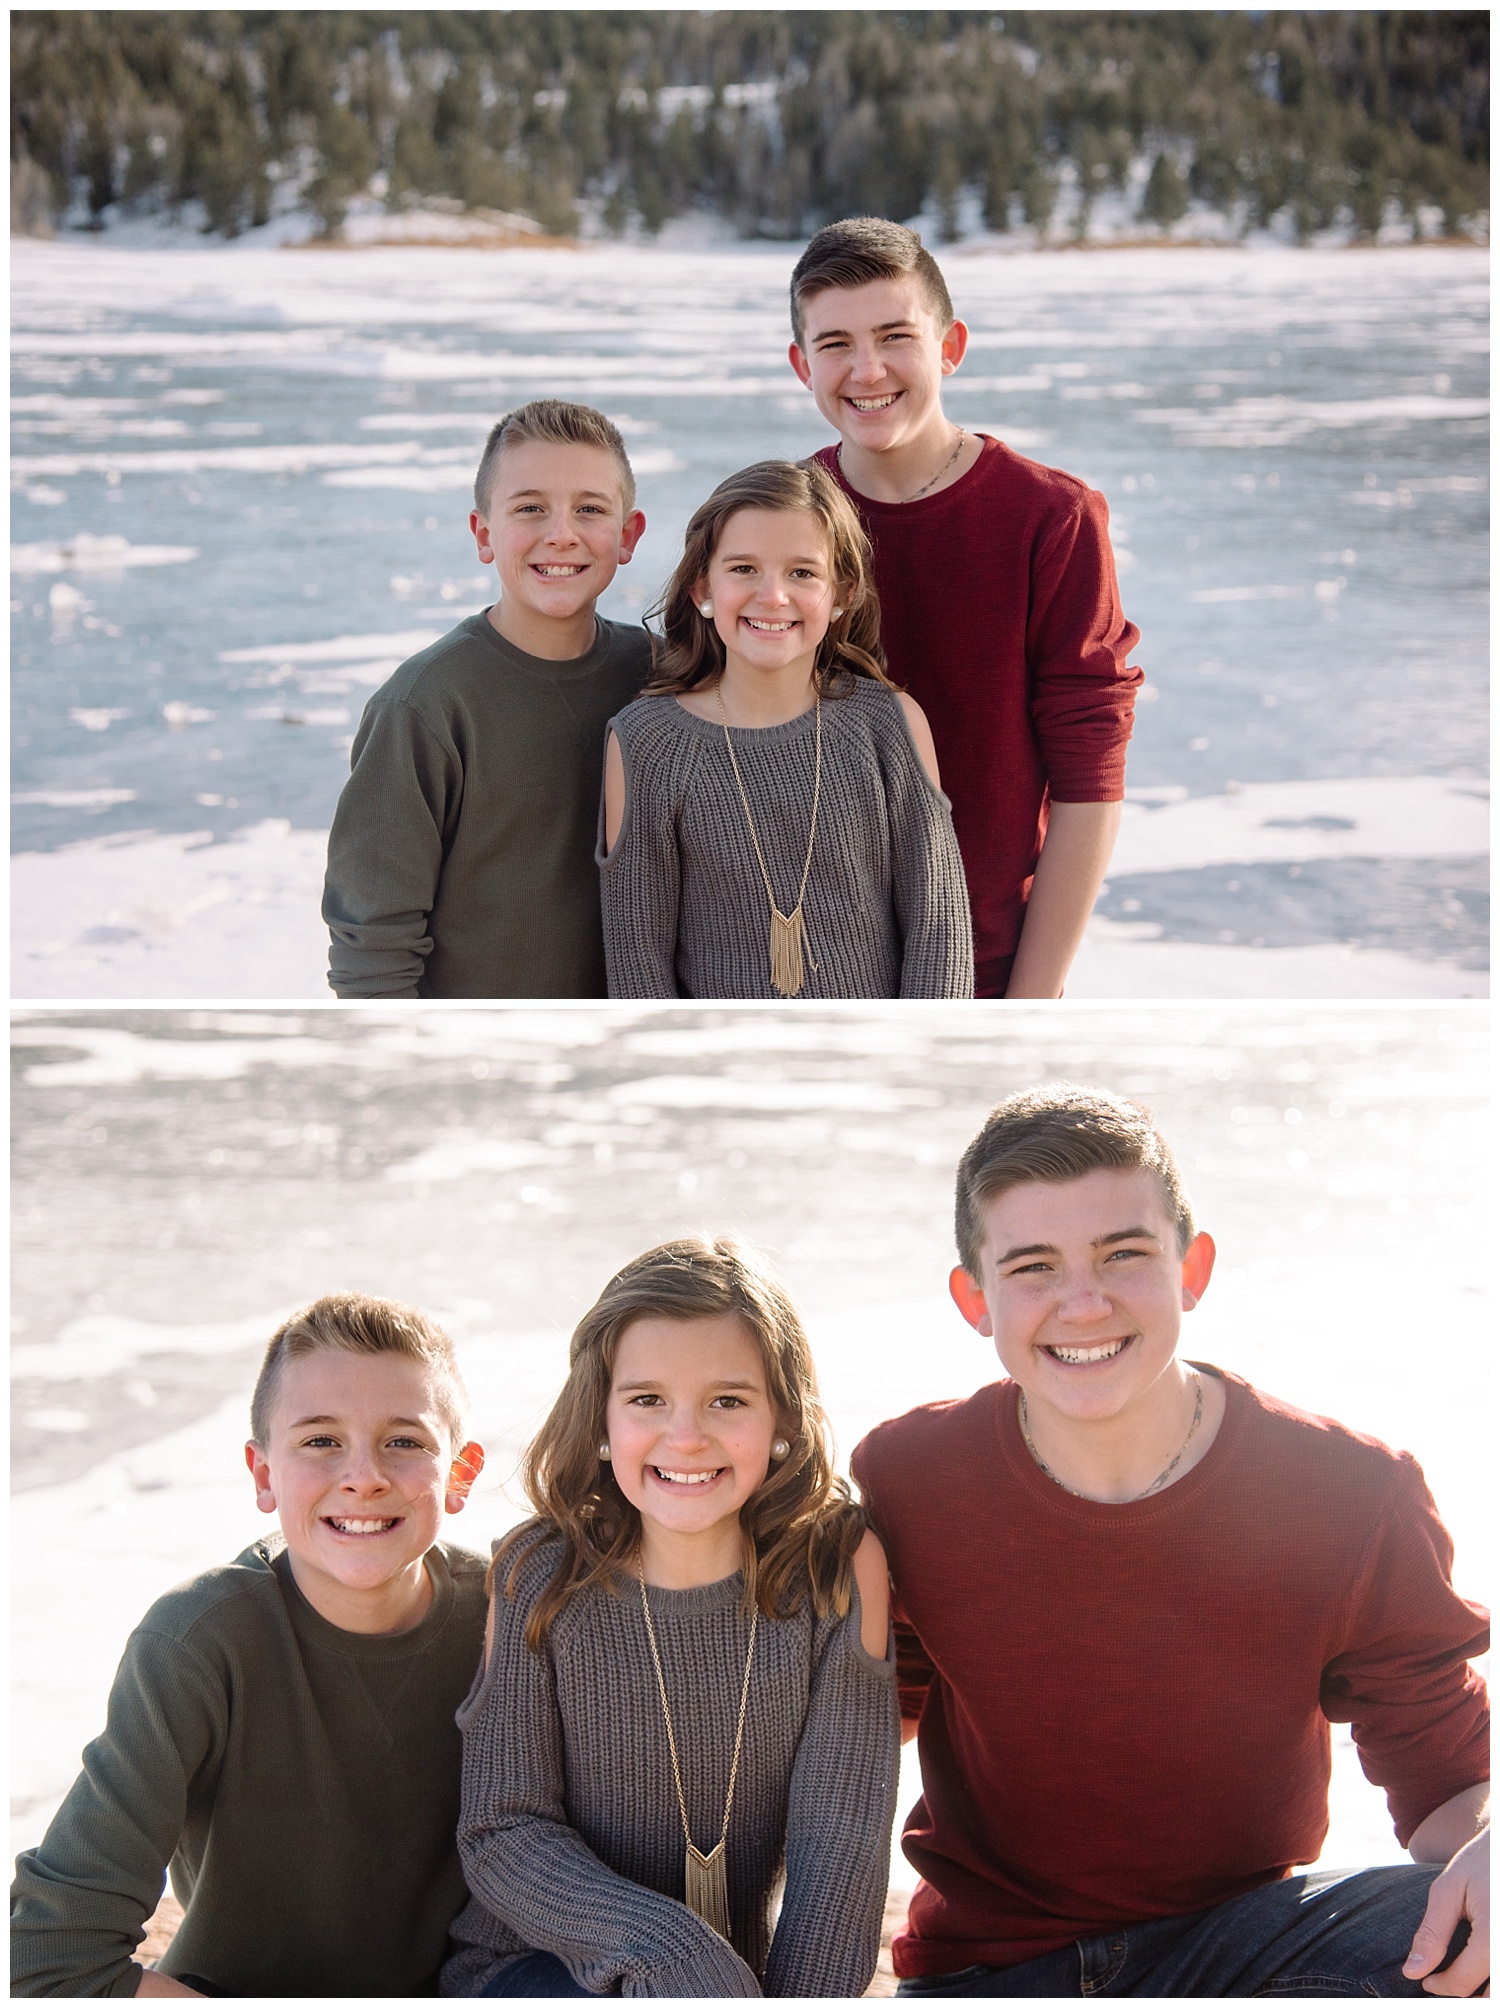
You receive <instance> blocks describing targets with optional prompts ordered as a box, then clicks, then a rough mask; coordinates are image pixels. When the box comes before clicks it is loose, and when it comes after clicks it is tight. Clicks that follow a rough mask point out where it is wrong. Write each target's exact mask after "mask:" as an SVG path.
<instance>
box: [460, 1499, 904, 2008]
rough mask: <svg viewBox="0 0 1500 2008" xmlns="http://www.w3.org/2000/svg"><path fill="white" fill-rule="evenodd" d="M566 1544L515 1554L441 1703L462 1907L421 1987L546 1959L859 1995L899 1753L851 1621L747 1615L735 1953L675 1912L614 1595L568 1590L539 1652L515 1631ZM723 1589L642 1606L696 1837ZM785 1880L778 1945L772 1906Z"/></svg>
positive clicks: (719, 1679) (575, 1968) (722, 1716)
mask: <svg viewBox="0 0 1500 2008" xmlns="http://www.w3.org/2000/svg"><path fill="white" fill-rule="evenodd" d="M561 1550H562V1544H561V1539H560V1537H559V1536H557V1535H555V1534H548V1535H546V1536H544V1537H542V1538H541V1539H540V1540H539V1541H538V1543H537V1545H536V1546H535V1547H534V1548H533V1549H532V1550H531V1551H530V1552H529V1553H528V1554H527V1556H526V1557H525V1560H524V1562H523V1564H522V1567H521V1571H520V1579H519V1582H518V1584H517V1593H516V1596H515V1598H514V1599H513V1600H511V1599H507V1598H506V1597H505V1596H504V1595H503V1594H502V1595H501V1596H500V1598H499V1599H498V1602H497V1606H496V1615H495V1639H494V1647H493V1650H492V1652H491V1655H490V1661H489V1665H488V1667H487V1668H486V1669H485V1670H484V1671H482V1673H481V1674H480V1676H479V1677H478V1678H477V1679H476V1681H475V1684H474V1687H473V1690H472V1692H471V1693H470V1695H469V1698H468V1700H467V1701H466V1702H465V1703H464V1705H463V1707H462V1708H461V1709H460V1710H459V1714H458V1721H459V1727H460V1728H461V1729H462V1730H463V1732H464V1780H463V1811H462V1814H461V1816H460V1819H459V1828H458V1847H459V1855H460V1857H461V1858H462V1861H463V1864H464V1873H465V1875H466V1876H467V1878H468V1883H469V1888H470V1890H471V1891H472V1892H473V1896H474V1901H473V1902H472V1903H470V1905H469V1906H468V1908H467V1909H466V1910H465V1911H463V1912H461V1913H460V1915H459V1916H458V1918H457V1919H455V1921H454V1924H453V1926H452V1936H453V1939H454V1940H455V1941H456V1945H457V1948H458V1949H457V1950H456V1951H455V1953H454V1956H453V1957H452V1958H450V1960H449V1961H448V1964H447V1966H446V1967H445V1968H444V1970H443V1979H442V1988H441V1991H442V1992H443V1993H444V1994H447V1995H464V1994H478V1993H479V1992H480V1991H481V1990H482V1989H483V1987H484V1986H485V1984H486V1982H487V1981H488V1980H489V1979H490V1978H491V1977H492V1976H493V1975H494V1973H495V1972H496V1970H497V1968H498V1967H499V1965H500V1964H501V1963H502V1962H503V1961H504V1960H506V1959H507V1958H513V1957H515V1956H516V1954H518V1953H520V1952H523V1951H526V1950H535V1951H544V1952H551V1953H555V1954H556V1955H557V1957H558V1958H559V1959H561V1960H562V1961H563V1963H564V1964H565V1965H566V1966H567V1968H568V1970H569V1972H570V1973H571V1974H572V1975H573V1977H574V1979H575V1980H576V1981H577V1982H578V1984H579V1985H580V1986H581V1987H586V1988H587V1989H588V1990H589V1991H590V1992H591V1993H597V1994H612V1993H623V1994H628V1995H654V1996H673V1995H676V1996H693V1997H712V1996H726V1995H755V1994H758V1993H761V1992H764V1993H766V1994H772V1995H858V1994H862V1993H863V1992H864V1989H865V1987H866V1985H867V1984H868V1982H869V1979H870V1976H871V1974H872V1973H873V1972H874V1970H875V1960H876V1956H877V1953H878V1951H879V1946H880V1923H881V1916H882V1912H883V1908H884V1903H885V1893H886V1882H887V1877H888V1871H889V1851H890V1827H891V1818H892V1814H893V1812H894V1807H895V1793H896V1771H897V1759H898V1756H899V1748H898V1742H899V1722H898V1718H897V1710H896V1688H895V1666H894V1662H893V1661H891V1660H889V1659H887V1660H877V1659H872V1658H871V1657H870V1655H869V1654H868V1653H867V1652H866V1651H865V1650H864V1648H863V1646H862V1645H861V1643H860V1637H859V1602H858V1593H857V1592H856V1593H855V1601H854V1606H853V1608H852V1610H851V1611H850V1613H849V1615H848V1617H847V1618H842V1619H840V1618H826V1619H818V1618H815V1617H814V1616H813V1615H812V1612H811V1609H810V1607H809V1606H808V1605H806V1604H804V1606H803V1609H802V1611H801V1612H800V1613H799V1614H798V1615H797V1616H795V1617H791V1618H784V1619H777V1620H775V1621H768V1620H767V1619H765V1618H762V1619H761V1620H760V1625H759V1632H758V1636H757V1638H756V1643H755V1664H754V1669H753V1672H752V1676H751V1683H750V1700H749V1706H748V1710H747V1713H746V1718H745V1738H744V1746H743V1750H742V1754H741V1757H740V1770H739V1779H738V1782H737V1784H736V1787H735V1795H734V1810H733V1814H732V1817H731V1819H730V1825H729V1841H728V1847H727V1849H726V1855H727V1860H728V1883H729V1908H730V1918H731V1937H732V1940H733V1945H732V1947H731V1946H730V1945H729V1944H726V1942H725V1941H724V1940H723V1939H721V1938H720V1937H719V1936H718V1935H717V1934H716V1933H715V1932H713V1931H711V1930H710V1929H709V1927H708V1926H707V1925H706V1924H704V1923H703V1922H702V1920H701V1919H699V1918H698V1917H696V1916H695V1915H694V1913H693V1912H692V1911H690V1910H688V1909H687V1908H686V1906H685V1904H684V1903H683V1901H682V1895H683V1839H682V1822H681V1819H680V1817H679V1814H678V1809H677V1796H676V1791H675V1788H674V1786H673V1783H672V1765H671V1757H670V1754H669V1751H668V1748H667V1738H666V1731H665V1729H664V1726H663V1723H662V1709H661V1700H660V1696H659V1694H658V1691H657V1685H656V1675H655V1672H654V1671H653V1668H652V1664H651V1653H650V1647H649V1645H648V1643H647V1638H646V1625H645V1618H644V1615H643V1613H642V1611H641V1602H640V1590H639V1587H638V1585H637V1584H636V1583H635V1582H634V1581H633V1580H626V1581H624V1582H622V1583H621V1585H620V1587H619V1591H618V1594H615V1595H612V1594H611V1593H610V1592H609V1591H608V1590H605V1589H601V1588H594V1589H589V1590H586V1591H582V1592H580V1593H579V1594H578V1595H576V1596H575V1597H573V1598H572V1599H571V1600H570V1601H569V1602H568V1603H567V1604H566V1605H565V1606H564V1608H563V1610H562V1612H561V1613H560V1615H559V1616H558V1617H557V1619H556V1620H555V1621H554V1623H553V1625H552V1628H551V1630H550V1632H549V1633H548V1636H547V1640H546V1644H545V1647H544V1649H543V1651H542V1652H541V1653H540V1654H538V1653H534V1652H532V1651H531V1650H530V1648H529V1647H528V1646H527V1645H526V1642H525V1639H524V1636H523V1633H524V1631H525V1626H526V1619H527V1615H528V1613H529V1612H530V1610H531V1608H532V1606H533V1604H534V1603H535V1601H536V1599H537V1597H538V1595H539V1594H540V1592H541V1590H542V1588H543V1587H544V1585H545V1584H546V1583H547V1582H548V1581H549V1580H550V1578H551V1576H552V1573H553V1571H554V1570H555V1568H556V1566H557V1561H558V1557H559V1555H560V1553H561ZM742 1590H743V1583H742V1580H741V1578H740V1576H739V1575H738V1574H736V1575H733V1576H730V1577H727V1578H725V1580H724V1581H722V1582H718V1583H710V1584H708V1585H707V1586H706V1587H704V1588H701V1589H693V1590H658V1589H653V1590H651V1591H650V1593H649V1594H650V1598H651V1618H652V1623H653V1625H654V1626H655V1629H656V1637H657V1643H658V1646H659V1648H660V1651H661V1659H662V1671H663V1675H664V1677H665V1680H666V1685H667V1697H668V1700H669V1702H670V1704H671V1709H672V1726H673V1728H674V1730H675V1732H676V1736H677V1749H678V1755H679V1757H680V1759H681V1763H682V1785H683V1791H684V1793H685V1794H686V1796H687V1805H688V1817H689V1819H690V1821H691V1823H692V1829H693V1839H694V1841H695V1842H696V1843H697V1845H698V1846H699V1847H700V1848H702V1849H703V1850H704V1851H705V1852H707V1851H708V1850H709V1849H710V1848H712V1847H713V1846H714V1845H715V1844H716V1843H717V1841H718V1838H719V1832H720V1827H721V1823H722V1821H723V1817H724V1793H725V1790H726V1787H727V1785H728V1782H729V1765H730V1760H731V1757H732V1755H733V1751H734V1733H735V1724H736V1721H737V1719H738V1715H739V1701H740V1687H741V1682H742V1681H743V1679H744V1671H745V1650H746V1646H747V1644H748V1642H749V1635H750V1632H749V1620H748V1619H747V1618H746V1617H745V1616H744V1614H743V1612H742V1611H741V1609H740V1597H741V1594H742ZM783 1868H784V1869H785V1874H786V1887H785V1893H784V1895H783V1898H782V1904H781V1913H780V1917H779V1919H778V1920H777V1923H776V1927H775V1931H774V1934H773V1933H772V1930H771V1921H770V1907H771V1901H772V1895H773V1891H774V1889H775V1886H776V1883H777V1879H778V1876H779V1875H780V1873H781V1871H782V1870H783Z"/></svg>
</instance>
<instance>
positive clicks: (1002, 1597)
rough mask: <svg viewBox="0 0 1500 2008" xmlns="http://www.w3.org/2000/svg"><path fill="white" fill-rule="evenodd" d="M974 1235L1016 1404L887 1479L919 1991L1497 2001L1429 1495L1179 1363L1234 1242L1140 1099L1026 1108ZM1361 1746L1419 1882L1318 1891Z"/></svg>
mask: <svg viewBox="0 0 1500 2008" xmlns="http://www.w3.org/2000/svg"><path fill="white" fill-rule="evenodd" d="M958 1244H959V1252H960V1254H961V1256H962V1264H961V1266H960V1267H959V1268H957V1269H955V1270H954V1272H953V1276H952V1281H951V1287H952V1291H953V1296H954V1298H955V1300H956V1302H957V1304H958V1307H959V1309H960V1310H961V1311H962V1312H963V1314H964V1316H965V1317H966V1318H967V1319H968V1320H969V1321H970V1323H971V1324H973V1325H974V1326H975V1328H976V1329H977V1330H978V1331H980V1332H981V1333H983V1334H984V1335H985V1336H986V1337H987V1338H992V1339H993V1340H994V1343H995V1349H996V1351H997V1353H998V1354H999V1356H1000V1361H1001V1364H1002V1365H1003V1366H1004V1368H1005V1370H1006V1372H1007V1374H1008V1375H1009V1378H1008V1379H1006V1380H1002V1381H1000V1382H998V1383H997V1384H995V1385H992V1386H990V1387H986V1388H982V1389H981V1390H980V1391H979V1393H978V1394H976V1395H973V1396H971V1397H970V1398H969V1399H968V1400H967V1401H960V1402H939V1403H934V1404H932V1405H930V1406H928V1407H926V1408H919V1409H914V1410H913V1411H912V1412H911V1413H910V1414H909V1415H904V1416H901V1417H899V1418H897V1420H895V1421H894V1422H887V1423H882V1424H881V1425H880V1427H879V1428H877V1429H875V1430H873V1431H872V1432H871V1433H870V1435H869V1436H867V1437H866V1438H865V1440H864V1442H863V1443H861V1444H860V1445H859V1447H858V1449H857V1450H856V1451H855V1453H854V1459H853V1470H854V1474H855V1477H856V1478H857V1479H858V1481H859V1484H860V1486H861V1488H862V1490H863V1493H864V1498H865V1504H866V1506H867V1508H868V1510H869V1513H870V1516H871V1520H872V1522H873V1524H874V1526H875V1528H876V1530H877V1532H878V1533H879V1535H880V1538H881V1540H882V1541H883V1542H884V1544H885V1548H886V1552H887V1554H888V1556H889V1558H890V1566H891V1574H892V1579H893V1582H894V1586H895V1594H896V1605H895V1613H894V1614H895V1616H896V1619H897V1652H898V1662H899V1665H900V1681H901V1701H902V1714H903V1717H905V1718H907V1719H908V1720H909V1721H910V1722H912V1723H913V1724H914V1725H915V1726H916V1727H917V1733H918V1735H919V1739H920V1751H921V1759H922V1786H923V1796H922V1798H921V1799H920V1800H919V1801H918V1802H917V1805H916V1806H915V1807H914V1809H913V1810H912V1812H911V1814H910V1816H909V1818H908V1820H907V1825H906V1832H905V1839H904V1845H905V1849H906V1853H907V1856H908V1858H909V1859H910V1860H911V1861H912V1863H913V1864H914V1866H915V1867H916V1868H918V1869H919V1870H920V1872H921V1876H922V1881H921V1883H920V1884H919V1885H918V1888H917V1891H916V1895H915V1896H914V1897H913V1899H912V1905H911V1915H910V1918H909V1921H908V1926H907V1929H906V1931H905V1933H903V1934H902V1935H901V1936H900V1937H898V1938H897V1940H896V1945H895V1960H896V1971H897V1973H898V1974H899V1975H900V1976H901V1988H900V1991H901V1992H902V1993H906V1994H933V1995H943V1996H958V1995H979V1996H989V1997H995V1996H1002V1997H1003V1996H1011V1997H1015V1996H1029V1997H1038V1996H1040V1997H1048V1996H1054V1995H1056V1996H1065V1995H1080V1994H1099V1993H1103V1994H1118V1995H1151V1996H1157V1997H1173V1996H1177V1997H1184V1996H1188V1997H1200V1998H1201V1997H1223V1996H1231V1995H1251V1994H1328V1995H1335V1994H1347V1993H1372V1994H1378V1995H1414V1994H1420V1993H1423V1992H1424V1991H1425V1992H1427V1993H1432V1994H1451V1995H1468V1994H1472V1993H1475V1992H1477V1991H1479V1990H1480V1989H1481V1988H1482V1986H1483V1983H1484V1982H1485V1981H1486V1979H1487V1978H1488V1974H1489V1928H1488V1867H1489V1836H1488V1776H1489V1759H1488V1742H1487V1732H1488V1711H1487V1705H1486V1700H1485V1693H1484V1688H1483V1684H1482V1682H1481V1681H1480V1680H1479V1678H1478V1676H1477V1675H1475V1674H1474V1673H1473V1672H1472V1671H1471V1670H1470V1668H1469V1666H1468V1664H1467V1662H1468V1660H1469V1658H1470V1657H1472V1656H1473V1655H1474V1654H1476V1653H1478V1652H1481V1651H1483V1650H1484V1649H1485V1645H1486V1643H1487V1636H1488V1635H1487V1631H1486V1628H1485V1621H1484V1614H1483V1613H1482V1612H1480V1611H1479V1610H1478V1609H1477V1608H1476V1607H1475V1606H1472V1605H1470V1604H1467V1603H1465V1602H1464V1601H1463V1600H1462V1599H1460V1598H1459V1597H1458V1596H1457V1595H1455V1593H1454V1591H1453V1588H1452V1584H1451V1582H1450V1580H1449V1567H1450V1563H1451V1559H1452V1544H1451V1542H1450V1541H1449V1538H1448V1535H1447V1533H1446V1531H1445V1529H1444V1528H1443V1525H1442V1522H1441V1521H1440V1520H1439V1519H1438V1516H1437V1510H1436V1508H1435V1507H1434V1505H1433V1503H1432V1500H1431V1498H1430V1496H1429V1494H1428V1492H1427V1488H1426V1486H1425V1484H1424V1483H1423V1480H1422V1474H1421V1471H1420V1469H1419V1468H1418V1467H1417V1465H1416V1464H1415V1462H1414V1461H1413V1460H1412V1458H1411V1457H1410V1456H1409V1455H1408V1454H1406V1453H1405V1452H1396V1451H1392V1450H1388V1449H1387V1448H1386V1447H1385V1445H1384V1444H1381V1443H1377V1442H1375V1441H1374V1440H1373V1439H1371V1438H1369V1437H1364V1436H1357V1435H1355V1433H1354V1432H1353V1431H1352V1430H1348V1429H1345V1428H1343V1427H1342V1426H1341V1425H1340V1424H1338V1423H1336V1422H1332V1421H1330V1420H1328V1418H1326V1417H1323V1416H1314V1415H1306V1414H1303V1413H1301V1412H1300V1411H1299V1410H1297V1409H1294V1408H1291V1407H1289V1406H1288V1405H1287V1404H1286V1403H1284V1402H1280V1401H1277V1400H1275V1399H1274V1398H1273V1397H1272V1396H1269V1395H1265V1394H1261V1393H1259V1392H1258V1391H1257V1390H1256V1389H1254V1388H1252V1387H1250V1386H1249V1385H1248V1384H1247V1383H1246V1382H1244V1381H1242V1380H1239V1379H1238V1378H1236V1376H1234V1375H1233V1374H1228V1373H1224V1372H1221V1371H1219V1370H1218V1369H1216V1368H1214V1367H1210V1366H1205V1365H1202V1364H1199V1363H1196V1362H1188V1361H1185V1360H1180V1359H1178V1357H1177V1339H1178V1330H1179V1326H1180V1323H1181V1316H1182V1312H1183V1311H1184V1310H1191V1309H1192V1308H1193V1306H1194V1305H1195V1304H1196V1303H1197V1301H1198V1299H1199V1297H1201V1296H1202V1294H1203V1291H1204V1290H1205V1289H1206V1287H1207V1285H1208V1281H1209V1277H1210V1275H1211V1273H1212V1270H1213V1262H1214V1245H1213V1243H1212V1241H1211V1240H1210V1239H1209V1237H1208V1236H1207V1235H1206V1234H1201V1233H1198V1232H1197V1230H1196V1228H1195V1226H1194V1223H1193V1218H1192V1213H1191V1210H1190V1208H1189V1205H1188V1201H1187V1197H1186V1194H1185V1193H1184V1191H1183V1189H1182V1185H1181V1181H1180V1179H1179V1177H1178V1173H1177V1168H1176V1166H1175V1164H1174V1163H1173V1160H1172V1157H1171V1153H1170V1152H1169V1151H1168V1149H1167V1147H1166V1145H1165V1144H1164V1143H1163V1141H1162V1139H1161V1137H1160V1136H1159V1135H1158V1134H1157V1132H1156V1130H1155V1129H1154V1127H1153V1126H1152V1123H1151V1120H1150V1117H1149V1116H1148V1115H1147V1114H1146V1112H1145V1111H1144V1110H1143V1109H1140V1108H1138V1107H1136V1106H1135V1105H1134V1104H1133V1103H1130V1102H1124V1101H1120V1100H1117V1099H1116V1098H1114V1097H1112V1096H1108V1095H1100V1094H1095V1093H1092V1092H1090V1091H1088V1090H1085V1089H1081V1088H1073V1087H1067V1086H1065V1087H1062V1088H1057V1089H1043V1090H1040V1091H1037V1092H1035V1093H1032V1094H1024V1095H1017V1096H1014V1097H1012V1098H1011V1100H1009V1101H1007V1102H1002V1103H1001V1105H1000V1106H999V1108H997V1109H996V1110H995V1111H994V1112H993V1114H992V1115H991V1116H990V1118H989V1120H988V1121H987V1122H986V1123H985V1125H984V1127H983V1129H982V1130H981V1131H980V1133H979V1135H978V1136H977V1137H976V1138H975V1140H974V1142H973V1143H972V1144H971V1145H970V1146H969V1149H968V1151H967V1152H966V1154H965V1156H964V1159H963V1162H962V1164H961V1165H960V1167H959V1173H958ZM1330 1721H1335V1722H1348V1723H1351V1724H1352V1726H1353V1731H1354V1737H1355V1741H1356V1743H1357V1744H1358V1747H1359V1753H1360V1759H1361V1762H1362V1763H1363V1765H1364V1769H1365V1771H1366V1774H1367V1775H1368V1776H1369V1777H1370V1779H1371V1780H1372V1781H1373V1782H1374V1783H1375V1784H1377V1785H1380V1786H1383V1787H1384V1789H1385V1792H1386V1795H1387V1800H1388V1803H1389V1806H1390V1810H1391V1815H1392V1818H1393V1820H1394V1823H1395V1827H1396V1832H1397V1834H1398V1836H1399V1837H1400V1839H1401V1841H1402V1843H1403V1845H1405V1846H1406V1848H1407V1849H1408V1850H1409V1852H1410V1853H1411V1855H1412V1857H1413V1862H1412V1864H1411V1865H1403V1866H1399V1867H1390V1868H1381V1869H1371V1870H1366V1871H1364V1872H1362V1873H1356V1874H1348V1875H1327V1874H1317V1875H1294V1874H1293V1873H1292V1871H1293V1869H1294V1868H1295V1867H1296V1866H1297V1865H1298V1864H1299V1863H1304V1862H1309V1861H1313V1860H1315V1859H1316V1857H1317V1855H1318V1851H1319V1849H1320V1847H1321V1845H1322V1841H1323V1837H1324V1835H1325V1834H1326V1832H1327V1826H1328V1779H1329V1736H1328V1724H1329V1722H1330Z"/></svg>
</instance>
